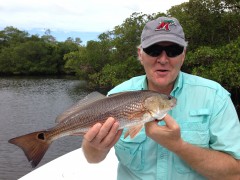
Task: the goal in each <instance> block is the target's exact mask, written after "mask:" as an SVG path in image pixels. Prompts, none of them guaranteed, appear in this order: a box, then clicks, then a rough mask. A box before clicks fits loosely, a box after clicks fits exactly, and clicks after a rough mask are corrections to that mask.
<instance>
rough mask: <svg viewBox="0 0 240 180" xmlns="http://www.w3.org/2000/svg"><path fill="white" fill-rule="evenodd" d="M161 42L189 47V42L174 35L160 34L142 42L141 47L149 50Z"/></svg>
mask: <svg viewBox="0 0 240 180" xmlns="http://www.w3.org/2000/svg"><path fill="white" fill-rule="evenodd" d="M159 42H173V43H176V44H179V45H181V46H184V47H186V46H187V42H186V41H185V40H184V39H182V38H181V37H178V36H175V35H173V34H159V35H154V36H150V37H147V38H146V39H145V40H144V41H142V43H141V46H142V48H147V47H149V46H151V45H153V44H156V43H159Z"/></svg>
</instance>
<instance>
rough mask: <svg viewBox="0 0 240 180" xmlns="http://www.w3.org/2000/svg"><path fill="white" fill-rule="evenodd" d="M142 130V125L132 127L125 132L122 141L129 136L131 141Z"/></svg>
mask: <svg viewBox="0 0 240 180" xmlns="http://www.w3.org/2000/svg"><path fill="white" fill-rule="evenodd" d="M142 128H143V124H140V125H137V126H133V127H131V128H129V129H128V130H127V132H126V133H125V134H124V139H125V138H127V137H128V136H130V138H131V139H133V138H134V137H135V136H136V135H137V134H138V133H139V132H140V131H141V129H142Z"/></svg>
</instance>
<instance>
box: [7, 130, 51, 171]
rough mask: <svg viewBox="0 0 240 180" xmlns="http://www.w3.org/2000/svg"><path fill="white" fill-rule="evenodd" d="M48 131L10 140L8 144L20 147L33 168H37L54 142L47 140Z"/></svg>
mask: <svg viewBox="0 0 240 180" xmlns="http://www.w3.org/2000/svg"><path fill="white" fill-rule="evenodd" d="M46 132H47V131H38V132H33V133H30V134H26V135H23V136H19V137H15V138H13V139H10V140H9V141H8V142H9V143H11V144H14V145H16V146H18V147H20V148H21V149H22V150H23V152H24V153H25V155H26V157H27V159H28V161H29V162H31V165H32V167H33V168H34V167H36V166H37V165H38V163H39V162H40V161H41V159H42V158H43V156H44V154H45V153H46V151H47V150H48V148H49V146H50V145H51V143H52V141H51V140H48V139H47V138H46Z"/></svg>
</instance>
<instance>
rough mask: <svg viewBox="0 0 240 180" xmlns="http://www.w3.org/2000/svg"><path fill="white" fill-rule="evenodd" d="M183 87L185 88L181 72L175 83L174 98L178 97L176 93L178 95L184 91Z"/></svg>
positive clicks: (172, 93)
mask: <svg viewBox="0 0 240 180" xmlns="http://www.w3.org/2000/svg"><path fill="white" fill-rule="evenodd" d="M182 86H183V72H181V71H180V72H179V74H178V76H177V79H176V81H175V84H174V87H173V90H172V92H171V95H172V96H174V95H176V93H178V92H179V91H180V90H181V89H182Z"/></svg>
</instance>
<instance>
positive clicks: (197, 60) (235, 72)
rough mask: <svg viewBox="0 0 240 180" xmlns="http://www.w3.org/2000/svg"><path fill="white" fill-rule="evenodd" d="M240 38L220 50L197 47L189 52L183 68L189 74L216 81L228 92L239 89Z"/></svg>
mask: <svg viewBox="0 0 240 180" xmlns="http://www.w3.org/2000/svg"><path fill="white" fill-rule="evenodd" d="M239 67H240V37H239V38H238V39H237V40H236V41H233V42H231V43H230V44H227V45H225V46H222V47H221V48H214V49H213V48H211V47H206V46H204V47H199V48H198V49H197V50H196V51H195V52H190V53H188V55H187V58H186V64H185V66H184V68H188V69H189V68H191V69H192V71H191V73H193V74H196V75H199V76H202V77H206V78H208V79H212V80H215V81H218V82H219V83H220V84H222V85H223V86H225V87H226V88H227V89H228V90H233V89H236V88H240V68H239Z"/></svg>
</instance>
